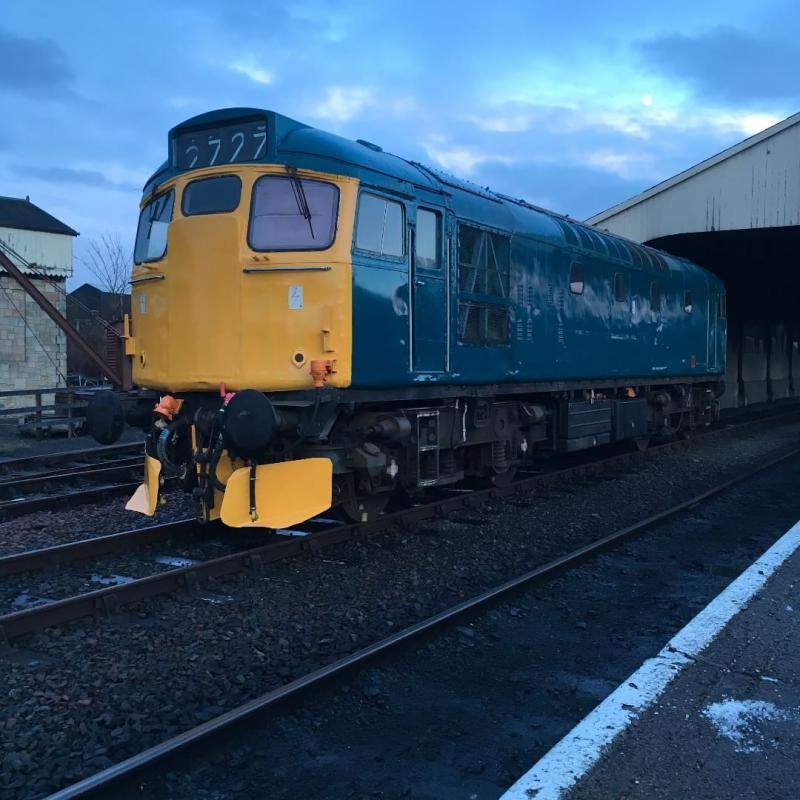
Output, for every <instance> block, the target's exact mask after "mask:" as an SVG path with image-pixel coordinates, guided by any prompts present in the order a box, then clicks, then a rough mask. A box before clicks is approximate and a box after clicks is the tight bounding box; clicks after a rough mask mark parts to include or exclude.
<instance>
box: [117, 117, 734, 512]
mask: <svg viewBox="0 0 800 800" xmlns="http://www.w3.org/2000/svg"><path fill="white" fill-rule="evenodd" d="M136 253H137V256H136V258H135V261H136V266H135V268H134V275H133V280H132V283H133V284H134V290H133V293H134V302H133V309H134V314H133V329H132V335H131V336H130V337H129V341H128V345H127V347H128V352H130V353H131V354H133V355H134V378H135V380H137V382H138V383H139V384H140V386H143V387H148V388H149V390H151V391H152V392H158V396H159V397H160V400H159V403H158V404H157V405H156V408H155V417H154V419H150V414H149V409H148V424H150V423H152V428H151V437H150V439H149V440H148V441H149V444H148V453H149V455H150V458H151V461H152V463H153V470H151V473H150V475H151V480H150V483H151V484H152V485H151V486H150V487H149V489H148V492H147V493H146V496H147V502H145V503H143V504H142V506H143V507H144V508H145V509H147V510H148V511H149V513H152V510H153V509H154V508H155V505H154V503H155V500H154V498H155V497H156V496H157V490H156V489H157V481H156V478H153V477H152V476H153V475H156V476H157V475H158V471H157V464H158V463H161V464H163V465H166V466H167V467H168V468H169V469H177V468H178V467H177V466H176V465H180V464H184V465H185V466H187V467H189V468H188V469H185V470H184V474H186V475H188V476H189V478H190V479H191V480H192V481H194V484H193V486H192V489H193V492H194V494H195V497H196V498H198V506H199V508H200V512H199V513H200V516H201V517H202V518H204V519H214V518H216V517H217V516H219V515H220V502H221V500H222V499H223V497H224V498H228V500H227V502H228V509H229V510H228V513H227V520H228V521H230V524H236V525H245V524H246V525H250V524H260V525H268V524H269V523H268V522H267V521H265V520H267V517H265V516H264V515H263V514H262V515H261V516H260V517H259V512H258V511H257V508H256V507H257V506H258V505H259V504H260V503H261V502H262V501H261V500H259V497H260V495H259V492H261V491H262V489H259V488H258V487H268V488H263V492H265V493H266V494H265V495H264V497H265V498H267V499H265V500H264V502H267V503H268V505H270V504H271V507H272V508H273V510H274V509H275V508H276V499H275V498H276V497H279V496H281V495H285V497H286V498H287V500H286V503H285V506H286V507H282V508H281V513H280V514H277V515H276V516H274V520H278V523H279V524H281V525H284V524H287V522H286V520H290V519H295V518H296V519H300V518H303V514H306V513H308V510H309V509H310V508H312V507H318V508H323V507H325V506H326V504H330V503H331V502H332V503H333V504H336V505H339V506H341V507H342V508H343V509H344V510H345V511H346V513H348V514H349V515H350V516H352V517H353V518H355V519H360V520H363V519H368V518H369V517H370V516H372V515H374V514H376V513H379V511H380V509H381V508H383V506H384V505H385V503H386V501H387V500H388V498H389V496H390V495H392V494H393V493H394V492H395V489H399V488H402V489H403V490H404V492H405V493H406V494H409V493H413V492H414V491H417V490H424V489H425V488H427V487H430V486H435V485H441V484H450V483H455V482H457V481H459V480H461V479H463V478H464V477H466V476H483V477H488V478H490V479H492V480H494V481H496V482H497V481H505V480H510V478H511V476H512V475H513V473H514V469H515V468H516V467H517V466H518V465H520V464H523V463H525V462H529V461H530V460H531V459H532V458H534V457H535V456H536V454H537V453H539V452H541V451H547V450H562V451H563V450H567V451H570V450H578V449H582V448H587V447H593V446H596V445H601V444H606V443H610V442H614V441H619V440H622V439H629V440H634V441H636V442H637V444H639V445H640V446H644V445H645V443H646V442H647V440H648V439H649V437H650V436H652V435H674V434H675V433H676V432H678V431H679V430H680V429H681V428H687V427H688V428H691V427H694V426H697V425H704V424H708V423H709V422H710V421H711V420H712V419H713V418H714V417H715V415H716V412H717V404H716V398H717V397H718V396H719V395H720V394H721V392H722V389H723V384H722V376H723V375H724V373H725V337H726V320H725V316H726V314H725V290H724V286H723V284H722V283H721V282H720V281H719V280H718V279H717V278H716V277H715V276H714V275H712V274H711V273H709V272H706V271H705V270H703V269H701V268H700V267H698V266H696V265H694V264H692V263H690V262H688V261H686V260H683V259H679V258H674V257H672V256H670V255H668V254H666V253H662V252H659V251H657V250H653V249H651V248H648V247H643V246H641V245H639V244H637V243H635V242H632V241H629V240H627V239H624V238H621V237H619V236H615V235H611V234H608V233H605V232H600V231H597V230H594V229H592V228H589V227H587V226H585V225H582V224H580V223H578V222H576V221H574V220H571V219H569V218H568V217H564V216H561V215H558V214H554V213H552V212H548V211H546V210H544V209H541V208H538V207H536V206H533V205H531V204H529V203H526V202H524V201H522V200H514V199H512V198H510V197H507V196H504V195H501V194H497V193H495V192H491V191H489V190H488V189H483V188H481V187H479V186H476V185H474V184H472V183H469V182H467V181H462V180H459V179H456V178H453V177H451V176H449V175H446V174H444V173H441V172H438V171H436V170H432V169H429V168H428V167H425V166H423V165H421V164H418V163H415V162H410V161H406V160H404V159H402V158H399V157H397V156H393V155H390V154H388V153H384V152H383V151H382V149H381V148H380V147H378V146H377V145H374V144H371V143H369V142H365V141H361V140H359V141H357V142H352V141H349V140H346V139H343V138H341V137H339V136H335V135H333V134H328V133H325V132H323V131H319V130H316V129H314V128H311V127H309V126H307V125H303V124H301V123H299V122H296V121H294V120H291V119H288V118H287V117H284V116H281V115H279V114H275V113H274V112H270V111H263V110H259V109H225V110H221V111H214V112H210V113H208V114H203V115H200V116H198V117H195V118H193V119H190V120H187V121H186V122H185V123H183V124H181V125H179V126H177V127H176V128H175V129H173V130H172V131H171V132H170V135H169V159H168V160H167V162H166V163H165V164H164V165H163V166H162V167H161V169H159V170H158V171H157V172H156V173H155V174H154V175H153V177H152V178H151V179H150V180H149V181H148V183H147V185H146V186H145V192H144V200H143V204H142V213H141V217H140V223H139V231H138V233H137V247H136ZM163 392H167V393H171V392H174V393H175V396H171V395H170V394H167V395H166V396H163V395H162V393H163ZM148 397H149V395H147V394H146V393H144V394H143V395H142V398H143V399H142V401H141V403H140V405H141V406H144V404H145V403H146V402H148ZM151 408H152V406H151ZM287 465H288V466H287ZM292 465H293V466H292ZM323 466H324V469H323ZM221 475H231V476H232V478H231V481H232V483H230V482H229V483H228V484H225V483H224V482H223V479H222V478H221V477H220V476H221ZM248 476H249V477H248ZM259 476H262V478H263V480H261V479H260V478H259ZM248 481H249V483H248ZM259 481H260V482H259ZM146 483H147V481H146ZM226 486H227V487H228V490H226ZM247 486H249V490H248V489H247ZM300 486H307V487H311V488H312V489H313V492H312V493H311V494H309V495H308V497H306V496H301V495H302V492H300V493H299V494H298V492H299V489H298V487H300ZM276 487H277V488H276ZM248 491H249V495H248ZM309 491H310V490H309ZM312 495H313V496H312ZM248 497H249V500H248ZM293 503H294V504H296V505H297V508H296V509H294V508H290V507H289V506H291V505H292V504H293ZM248 504H249V505H248ZM277 505H280V504H279V503H278V504H277ZM295 511H296V513H295ZM221 513H222V517H223V519H226V512H225V505H224V503H223V506H222V512H221ZM259 519H260V521H258V520H259Z"/></svg>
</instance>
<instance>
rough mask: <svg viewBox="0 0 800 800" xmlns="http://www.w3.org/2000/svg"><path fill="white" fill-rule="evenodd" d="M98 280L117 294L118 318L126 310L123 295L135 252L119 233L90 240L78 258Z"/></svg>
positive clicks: (102, 285) (101, 287)
mask: <svg viewBox="0 0 800 800" xmlns="http://www.w3.org/2000/svg"><path fill="white" fill-rule="evenodd" d="M78 260H79V261H80V263H81V264H83V266H84V267H86V269H88V270H89V272H91V273H92V275H94V277H95V279H96V280H97V282H98V284H99V286H98V288H99V289H102V290H103V291H104V292H109V293H111V294H113V295H116V297H115V300H116V304H118V305H117V308H118V319H121V318H122V314H123V311H124V302H123V297H124V295H125V294H126V290H127V288H128V282H129V281H130V277H131V264H132V263H133V253H132V252H131V249H130V248H129V247H126V246H125V245H124V244H122V240H121V239H120V238H119V236H118V235H117V234H108V233H104V234H103V235H102V236H101V237H100V238H99V239H91V240H90V241H89V242H88V245H87V250H86V255H85V256H83V257H81V258H79V259H78Z"/></svg>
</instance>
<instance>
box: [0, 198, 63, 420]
mask: <svg viewBox="0 0 800 800" xmlns="http://www.w3.org/2000/svg"><path fill="white" fill-rule="evenodd" d="M77 235H78V232H77V231H75V230H73V229H72V228H70V227H69V226H68V225H65V224H64V223H63V222H61V221H60V220H57V219H56V218H55V217H53V216H51V215H50V214H48V213H47V212H46V211H44V210H42V209H41V208H39V207H38V206H36V205H34V204H33V203H31V202H30V200H29V199H28V198H24V199H20V198H16V197H0V248H2V250H3V252H4V253H5V254H6V255H7V256H8V257H9V258H10V259H11V260H12V261H13V262H14V263H15V264H16V265H17V266H18V267H20V268H21V270H22V271H23V272H25V273H26V274H27V275H30V276H31V279H32V280H33V281H34V282H35V283H36V285H37V287H38V288H39V290H40V291H41V292H42V294H44V295H45V296H46V297H47V299H48V300H50V302H51V303H53V305H54V306H55V307H56V308H57V309H58V310H59V311H60V312H61V313H62V314H63V313H64V311H65V307H66V297H65V294H64V292H65V289H66V281H67V278H68V277H70V275H72V243H73V240H74V237H75V236H77ZM26 262H27V263H28V264H32V265H35V266H34V267H33V268H30V267H28V266H26ZM66 374H67V339H66V336H65V335H64V333H63V332H62V331H61V330H60V329H59V327H58V326H57V325H56V324H55V323H54V322H53V321H52V320H51V319H50V318H49V317H48V316H47V314H45V313H44V311H43V310H42V309H41V308H40V307H39V306H38V305H37V304H36V302H35V301H34V300H33V299H32V298H31V297H29V296H28V294H27V293H26V292H25V291H24V290H23V289H22V287H21V286H20V285H19V284H18V283H17V281H16V280H15V279H14V278H13V277H12V276H11V275H8V274H7V273H5V272H3V271H2V270H1V269H0V392H3V391H9V390H19V389H36V388H46V387H54V386H63V385H64V378H65V376H66ZM20 399H21V400H22V402H19V400H17V401H12V398H2V397H0V406H3V407H11V406H19V405H29V404H30V400H31V398H29V397H23V398H20Z"/></svg>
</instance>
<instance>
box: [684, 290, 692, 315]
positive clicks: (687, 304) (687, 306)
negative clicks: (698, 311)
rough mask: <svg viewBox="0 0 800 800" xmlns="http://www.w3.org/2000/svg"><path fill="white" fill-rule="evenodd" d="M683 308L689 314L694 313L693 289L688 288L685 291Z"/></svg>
mask: <svg viewBox="0 0 800 800" xmlns="http://www.w3.org/2000/svg"><path fill="white" fill-rule="evenodd" d="M683 310H684V311H685V312H686V313H687V314H691V313H692V290H691V289H687V290H686V291H685V292H684V293H683Z"/></svg>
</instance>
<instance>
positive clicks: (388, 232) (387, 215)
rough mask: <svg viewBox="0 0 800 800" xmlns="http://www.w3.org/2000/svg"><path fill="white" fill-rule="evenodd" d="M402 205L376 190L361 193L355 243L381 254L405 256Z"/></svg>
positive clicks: (370, 251) (359, 247)
mask: <svg viewBox="0 0 800 800" xmlns="http://www.w3.org/2000/svg"><path fill="white" fill-rule="evenodd" d="M403 219H404V218H403V206H402V205H401V204H400V203H396V202H395V201H394V200H387V199H386V198H384V197H378V196H377V195H374V194H367V193H366V192H365V193H364V194H362V195H361V198H360V199H359V202H358V219H357V220H356V247H357V248H358V249H359V250H366V251H367V252H368V253H375V255H379V256H390V257H391V258H402V257H403V255H404V253H405V248H404V247H403V241H404V239H405V237H404V236H403V230H404V222H403Z"/></svg>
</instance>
